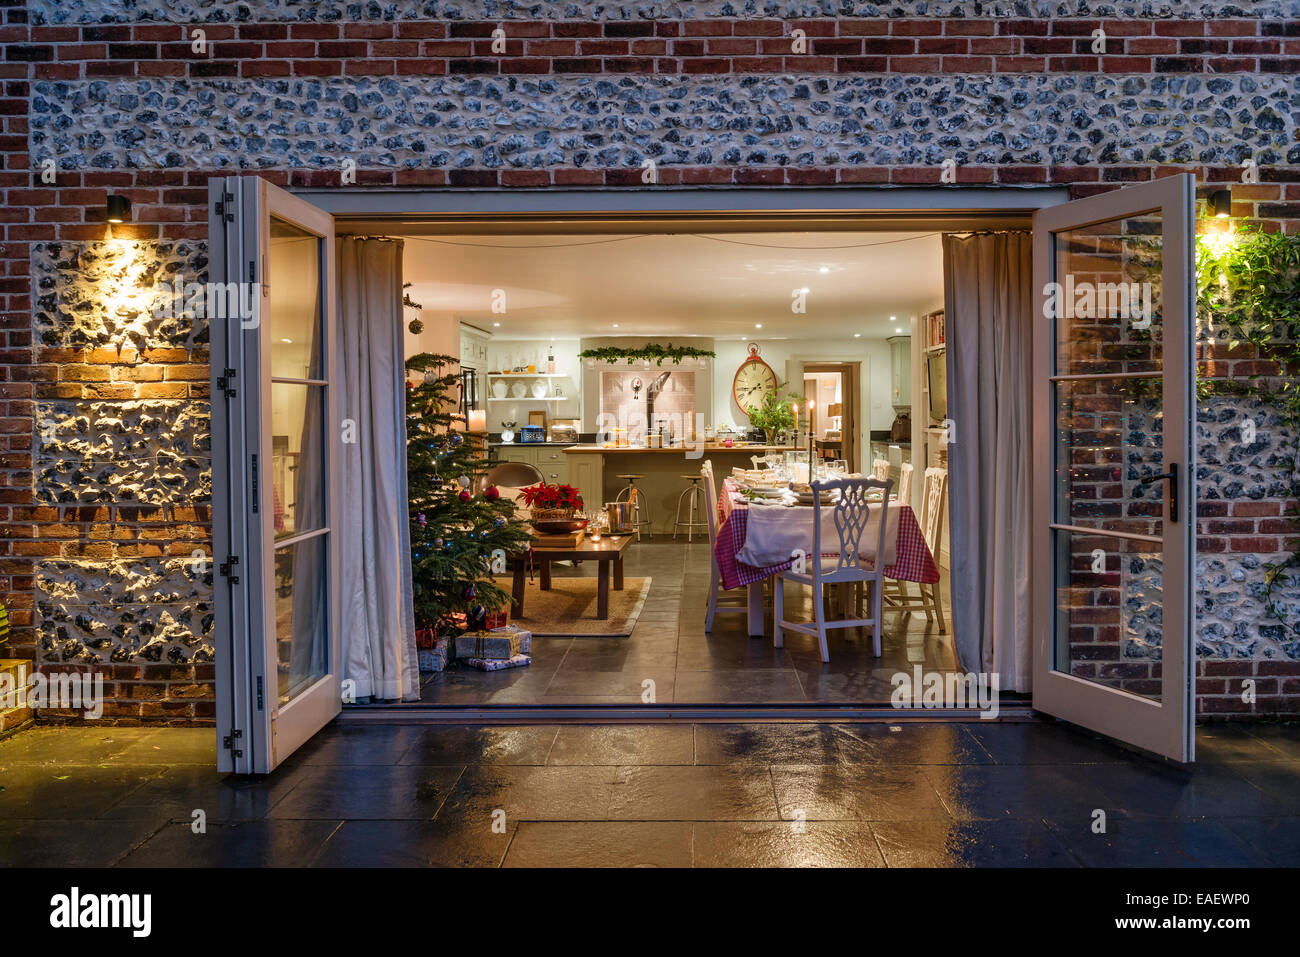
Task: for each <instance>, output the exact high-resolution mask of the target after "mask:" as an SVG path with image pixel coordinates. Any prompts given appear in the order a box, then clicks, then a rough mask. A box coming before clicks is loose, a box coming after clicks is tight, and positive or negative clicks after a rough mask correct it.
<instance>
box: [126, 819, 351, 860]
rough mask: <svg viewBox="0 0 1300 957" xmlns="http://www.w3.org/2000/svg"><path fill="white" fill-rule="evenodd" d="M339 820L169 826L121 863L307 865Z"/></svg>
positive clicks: (315, 855) (314, 857) (336, 826)
mask: <svg viewBox="0 0 1300 957" xmlns="http://www.w3.org/2000/svg"><path fill="white" fill-rule="evenodd" d="M341 823H342V822H340V821H244V822H239V823H233V824H221V823H218V824H209V825H208V828H207V832H206V833H203V834H195V833H194V832H193V830H192V829H191V827H190V825H189V824H168V825H167V826H166V827H164V828H162V829H161V830H160V831H159V832H158V833H156V834H155V835H153V837H151V838H149V840H147V841H145V842H144V843H143V844H142V845H140V847H138V848H136V849H135V850H134V851H132V852H131V853H130V854H129V855H127V856H126V857H125V858H124V859H123V860H122V861H121V866H123V867H306V866H308V865H310V864H311V863H312V862H313V861H315V859H316V857H317V855H318V854H319V853H320V851H321V849H322V847H323V846H324V844H325V841H326V839H327V838H328V837H329V836H330V834H332V833H333V832H334V831H335V830H336V829H337V828H338V827H339V825H340V824H341Z"/></svg>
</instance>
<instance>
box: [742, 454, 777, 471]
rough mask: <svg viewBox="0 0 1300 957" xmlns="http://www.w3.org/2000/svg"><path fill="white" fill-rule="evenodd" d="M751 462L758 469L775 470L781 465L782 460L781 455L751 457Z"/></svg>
mask: <svg viewBox="0 0 1300 957" xmlns="http://www.w3.org/2000/svg"><path fill="white" fill-rule="evenodd" d="M749 461H751V462H753V463H754V468H756V469H773V468H776V467H777V466H778V465H780V464H781V462H782V459H781V456H779V455H771V454H764V455H751V456H750V457H749Z"/></svg>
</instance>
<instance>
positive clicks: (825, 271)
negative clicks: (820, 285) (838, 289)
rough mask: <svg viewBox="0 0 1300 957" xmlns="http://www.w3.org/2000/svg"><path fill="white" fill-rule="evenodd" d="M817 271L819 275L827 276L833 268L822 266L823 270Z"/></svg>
mask: <svg viewBox="0 0 1300 957" xmlns="http://www.w3.org/2000/svg"><path fill="white" fill-rule="evenodd" d="M817 271H818V272H819V273H821V274H822V275H823V276H824V275H826V274H827V273H828V272H830V271H831V267H830V266H822V268H821V269H818V270H817Z"/></svg>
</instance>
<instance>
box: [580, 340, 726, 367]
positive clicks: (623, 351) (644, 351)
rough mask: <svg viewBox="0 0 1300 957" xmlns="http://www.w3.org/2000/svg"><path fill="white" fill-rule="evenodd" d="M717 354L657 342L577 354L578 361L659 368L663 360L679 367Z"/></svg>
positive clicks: (607, 347) (586, 350)
mask: <svg viewBox="0 0 1300 957" xmlns="http://www.w3.org/2000/svg"><path fill="white" fill-rule="evenodd" d="M716 355H717V353H715V352H713V351H712V350H709V349H695V348H692V347H691V346H675V345H673V344H672V343H671V342H670V343H668V345H666V346H661V345H659V343H657V342H647V343H646V344H645V345H643V346H641V347H639V348H638V347H635V346H601V347H600V348H598V349H583V350H582V351H581V352H579V353H578V358H579V359H598V360H600V361H601V362H637V361H647V362H648V361H650V360H651V359H653V360H654V363H655V365H657V366H661V365H663V364H664V360H665V359H672V360H673V365H679V364H680V363H681V361H682V360H683V359H706V358H707V359H712V358H714V356H716Z"/></svg>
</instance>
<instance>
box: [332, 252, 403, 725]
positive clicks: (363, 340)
mask: <svg viewBox="0 0 1300 957" xmlns="http://www.w3.org/2000/svg"><path fill="white" fill-rule="evenodd" d="M338 272H339V330H340V332H339V356H340V363H341V366H342V373H343V381H342V382H341V383H340V385H339V388H340V390H341V391H340V397H341V403H340V404H341V405H342V417H343V419H344V425H345V427H347V426H348V424H349V423H351V425H352V429H351V434H350V435H345V436H343V437H342V439H341V441H340V444H339V446H338V448H339V454H340V458H341V463H340V464H341V470H342V475H341V476H340V479H341V485H342V492H341V494H342V502H343V507H342V509H341V515H342V517H341V520H340V521H341V525H342V527H341V528H340V529H339V543H340V550H341V554H342V556H343V561H342V562H341V563H340V565H341V572H340V579H341V582H340V584H341V588H340V591H341V593H342V594H341V601H342V629H343V634H342V639H343V675H342V677H343V678H344V679H349V678H350V679H352V680H353V681H355V682H356V695H357V699H358V700H362V701H364V700H367V699H372V700H382V701H395V700H398V699H401V700H404V701H413V700H418V699H419V697H420V672H419V664H418V659H417V657H416V651H415V619H414V611H413V604H412V597H411V561H410V552H411V547H410V530H409V528H408V526H407V523H406V513H407V508H406V500H407V496H406V409H405V399H406V396H405V391H404V387H403V383H404V381H405V372H404V361H405V353H404V343H403V337H402V243H401V241H400V240H389V239H357V238H353V237H344V238H340V239H339V240H338ZM349 438H350V439H351V440H352V441H349Z"/></svg>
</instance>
